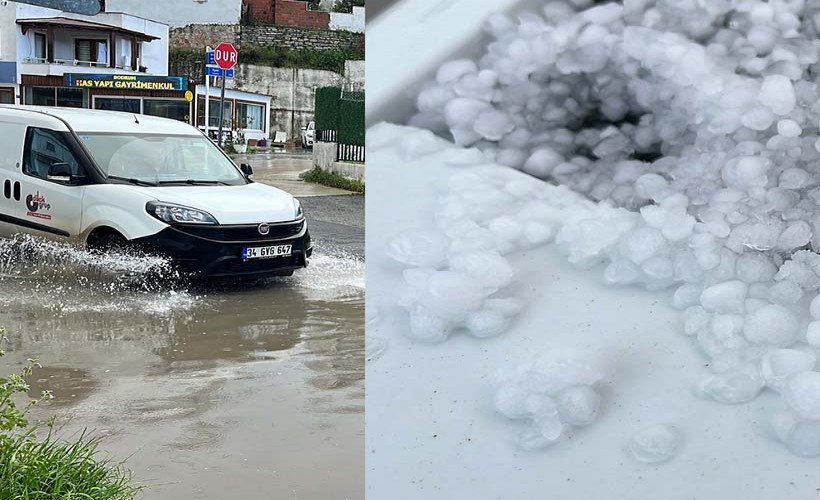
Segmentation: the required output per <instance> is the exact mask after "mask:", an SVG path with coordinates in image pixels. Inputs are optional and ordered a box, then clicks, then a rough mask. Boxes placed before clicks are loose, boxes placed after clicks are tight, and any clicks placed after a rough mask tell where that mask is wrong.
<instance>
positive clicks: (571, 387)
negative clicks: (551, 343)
mask: <svg viewBox="0 0 820 500" xmlns="http://www.w3.org/2000/svg"><path fill="white" fill-rule="evenodd" d="M495 378H496V384H497V390H496V392H495V407H496V409H497V410H498V411H499V412H500V413H501V414H503V415H504V416H506V417H507V418H510V419H515V420H523V421H525V422H526V423H527V425H526V430H524V431H522V432H521V433H520V434H519V436H518V445H519V446H521V447H522V448H524V449H527V450H537V449H541V448H546V447H548V446H550V445H551V444H553V443H555V442H556V441H558V440H559V439H560V438H561V437H562V436H566V435H568V434H569V433H571V432H572V431H573V429H574V428H576V427H584V426H587V425H589V424H591V423H592V422H594V421H595V419H596V418H597V416H598V410H599V408H600V405H601V397H600V395H599V394H598V392H597V391H596V390H595V388H594V384H595V383H596V382H598V381H599V380H601V378H602V375H601V373H600V372H599V371H598V370H596V369H595V368H594V367H593V366H592V365H591V364H590V363H589V362H588V361H585V360H583V359H580V358H579V357H578V356H577V355H575V354H574V353H572V352H569V351H566V352H561V351H556V352H550V353H548V354H545V355H542V356H540V357H538V358H536V359H535V360H533V361H532V362H530V363H525V364H522V365H518V366H515V367H511V368H506V369H502V370H500V371H499V372H498V373H497V374H496V377H495Z"/></svg>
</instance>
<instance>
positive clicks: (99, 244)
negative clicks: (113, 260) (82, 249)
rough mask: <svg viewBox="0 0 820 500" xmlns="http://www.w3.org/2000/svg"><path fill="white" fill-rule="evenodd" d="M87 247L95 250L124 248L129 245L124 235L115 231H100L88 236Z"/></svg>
mask: <svg viewBox="0 0 820 500" xmlns="http://www.w3.org/2000/svg"><path fill="white" fill-rule="evenodd" d="M87 244H88V248H89V249H91V250H96V251H110V250H124V249H126V248H127V247H128V246H129V243H128V240H127V239H125V236H123V235H121V234H120V233H118V232H116V231H101V232H97V233H92V234H91V236H89V237H88V242H87Z"/></svg>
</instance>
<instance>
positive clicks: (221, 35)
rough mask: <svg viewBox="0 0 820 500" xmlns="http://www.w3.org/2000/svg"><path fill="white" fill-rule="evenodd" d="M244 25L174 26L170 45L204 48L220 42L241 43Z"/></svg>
mask: <svg viewBox="0 0 820 500" xmlns="http://www.w3.org/2000/svg"><path fill="white" fill-rule="evenodd" d="M241 28H242V26H239V25H238V24H232V25H231V24H228V25H226V24H192V25H190V26H185V27H184V28H172V29H171V30H170V32H169V36H170V40H169V42H168V47H169V48H170V49H171V50H174V49H203V54H202V58H203V59H205V54H204V49H205V47H208V46H210V47H216V46H217V45H219V43H220V42H231V43H234V44H236V43H239V35H240V31H241Z"/></svg>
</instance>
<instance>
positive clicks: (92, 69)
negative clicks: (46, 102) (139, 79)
mask: <svg viewBox="0 0 820 500" xmlns="http://www.w3.org/2000/svg"><path fill="white" fill-rule="evenodd" d="M18 65H19V69H20V74H22V75H39V76H63V75H64V74H65V73H95V74H104V75H121V74H125V75H139V74H146V71H134V70H132V69H131V67H130V65H129V66H117V67H111V66H110V65H109V64H108V63H97V62H84V61H75V60H62V59H55V60H54V62H48V61H45V60H43V59H33V58H29V59H23V60H22V61H20V62H19V63H18ZM142 69H145V68H142Z"/></svg>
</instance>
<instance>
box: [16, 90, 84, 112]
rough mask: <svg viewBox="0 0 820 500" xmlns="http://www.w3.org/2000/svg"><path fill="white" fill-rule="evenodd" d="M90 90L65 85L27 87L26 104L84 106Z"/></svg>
mask: <svg viewBox="0 0 820 500" xmlns="http://www.w3.org/2000/svg"><path fill="white" fill-rule="evenodd" d="M87 95H88V91H87V90H86V89H71V88H64V87H26V91H25V104H33V105H35V106H63V107H67V108H84V107H85V103H86V100H87V99H86V97H87Z"/></svg>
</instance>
